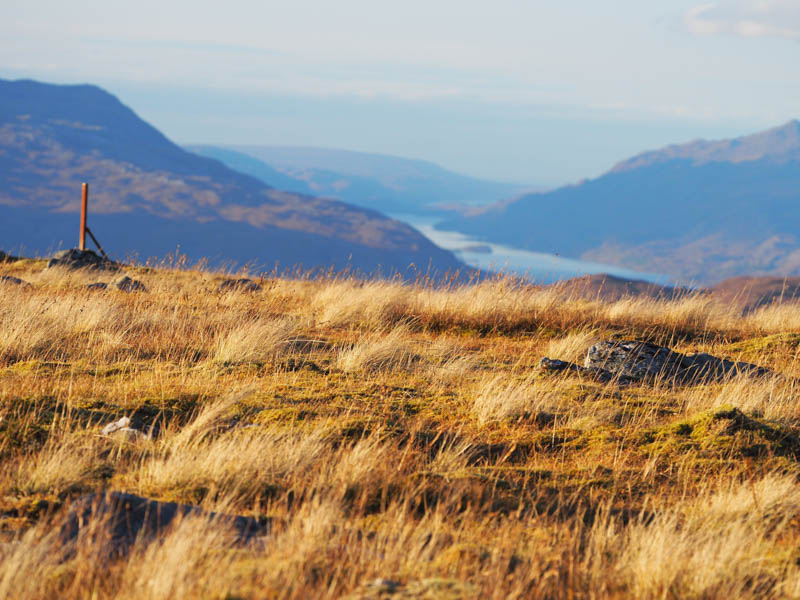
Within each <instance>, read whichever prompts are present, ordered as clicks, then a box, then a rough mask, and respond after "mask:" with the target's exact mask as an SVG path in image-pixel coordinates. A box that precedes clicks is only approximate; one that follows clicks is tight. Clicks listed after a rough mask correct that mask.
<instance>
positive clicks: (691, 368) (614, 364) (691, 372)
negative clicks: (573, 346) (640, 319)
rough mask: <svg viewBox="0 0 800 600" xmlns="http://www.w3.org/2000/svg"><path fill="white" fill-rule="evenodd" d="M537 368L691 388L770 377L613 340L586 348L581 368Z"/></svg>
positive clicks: (759, 370) (551, 363) (548, 362)
mask: <svg viewBox="0 0 800 600" xmlns="http://www.w3.org/2000/svg"><path fill="white" fill-rule="evenodd" d="M539 366H540V368H541V369H542V370H545V371H552V372H563V371H569V372H572V373H576V374H578V375H582V376H586V377H590V378H592V379H596V380H597V381H601V382H603V383H607V382H610V381H614V382H616V383H619V384H621V385H628V384H632V383H639V382H655V381H663V382H668V383H674V384H681V385H691V384H703V383H711V382H718V381H724V380H725V379H728V378H730V377H732V376H734V375H740V374H741V375H749V376H751V377H764V376H767V375H773V374H774V372H773V371H771V370H770V369H767V368H764V367H760V366H758V365H754V364H751V363H745V362H734V361H731V360H726V359H724V358H718V357H716V356H711V355H710V354H706V353H699V354H681V353H679V352H675V351H673V350H670V349H669V348H665V347H663V346H658V345H656V344H651V343H649V342H638V341H617V340H607V341H604V342H600V343H599V344H595V345H594V346H592V347H591V348H589V350H588V351H587V353H586V359H585V360H584V363H583V366H580V365H576V364H575V363H570V362H567V361H563V360H557V359H551V358H543V359H542V360H541V361H540V363H539Z"/></svg>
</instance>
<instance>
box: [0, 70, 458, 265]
mask: <svg viewBox="0 0 800 600" xmlns="http://www.w3.org/2000/svg"><path fill="white" fill-rule="evenodd" d="M81 181H89V182H90V184H91V185H90V225H91V226H92V229H93V230H94V231H95V233H96V234H97V235H98V236H99V238H100V241H101V242H102V243H104V245H105V246H106V248H107V250H109V251H110V252H113V253H114V254H115V255H116V256H124V255H126V254H137V255H139V256H141V257H148V256H154V255H155V256H158V255H164V254H166V253H167V252H171V251H175V250H176V249H177V248H178V247H179V248H180V251H181V252H183V253H186V254H187V255H188V256H189V257H190V258H193V259H199V258H201V257H208V258H211V259H213V260H215V261H217V262H227V263H229V264H230V263H238V264H243V263H250V264H252V265H256V266H259V267H272V266H273V265H275V263H276V262H277V263H278V264H279V265H281V266H284V267H291V266H293V265H295V264H297V263H302V264H303V265H304V266H305V267H309V268H310V267H330V266H334V267H336V268H344V267H347V266H351V267H353V268H356V269H362V270H366V271H373V270H375V269H377V268H379V267H380V268H382V269H383V271H384V272H389V271H392V270H398V271H400V272H402V273H407V268H408V266H409V264H411V263H414V264H415V265H418V266H421V267H422V268H426V267H427V266H428V265H430V266H431V267H432V268H433V269H434V270H439V271H444V270H447V269H457V268H460V267H462V266H463V265H462V264H461V263H460V262H459V261H458V260H457V259H456V258H455V256H454V255H453V254H452V253H450V252H447V251H444V250H442V249H441V248H439V247H437V246H435V245H434V244H433V243H432V242H430V241H429V240H428V239H427V238H425V237H424V236H422V235H421V234H420V233H418V232H417V231H416V230H414V229H412V228H411V227H409V226H407V225H405V224H403V223H400V222H398V221H394V220H391V219H388V218H386V217H384V216H383V215H381V214H379V213H377V212H375V211H371V210H365V209H363V208H358V207H355V206H352V205H349V204H345V203H343V202H337V201H331V200H322V199H319V198H314V197H311V196H309V195H301V194H297V193H289V192H284V191H279V190H278V189H275V188H273V187H270V186H268V185H266V184H265V183H264V182H262V181H261V180H259V179H257V178H255V177H251V176H249V175H245V174H242V173H239V172H237V171H234V170H232V169H230V168H229V167H227V166H225V165H223V164H222V163H221V162H219V161H216V160H212V159H209V158H204V157H200V156H197V155H196V154H193V153H190V152H187V151H186V150H184V149H182V148H180V147H178V146H176V145H175V144H173V143H172V142H170V141H169V140H168V139H167V138H166V137H164V135H162V134H161V133H160V132H159V131H157V130H156V129H155V128H153V127H152V126H150V125H149V124H147V123H145V122H144V121H142V120H141V119H140V118H139V117H138V116H136V114H135V113H134V112H133V111H132V110H131V109H129V108H128V107H126V106H124V105H123V104H122V103H121V102H120V101H119V100H117V99H116V98H115V97H114V96H112V95H111V94H109V93H107V92H105V91H103V90H102V89H100V88H97V87H95V86H90V85H78V86H59V85H50V84H44V83H38V82H34V81H4V80H0V214H2V218H0V247H2V248H4V249H7V250H16V249H18V248H20V247H24V249H25V251H26V252H28V253H32V252H33V253H36V252H38V253H45V252H47V251H48V250H51V249H53V248H55V247H56V246H58V245H59V244H62V245H64V246H72V245H74V244H75V240H76V237H77V223H78V220H77V216H76V213H77V211H78V210H79V197H80V183H81ZM278 183H280V181H279V182H278Z"/></svg>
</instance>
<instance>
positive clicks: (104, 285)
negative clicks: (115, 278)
mask: <svg viewBox="0 0 800 600" xmlns="http://www.w3.org/2000/svg"><path fill="white" fill-rule="evenodd" d="M86 289H87V290H92V291H102V290H107V289H108V284H107V283H103V282H101V281H98V282H97V283H90V284H89V285H87V286H86Z"/></svg>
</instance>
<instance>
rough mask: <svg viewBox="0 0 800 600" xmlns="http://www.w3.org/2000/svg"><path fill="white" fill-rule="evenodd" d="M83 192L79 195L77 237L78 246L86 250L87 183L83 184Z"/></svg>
mask: <svg viewBox="0 0 800 600" xmlns="http://www.w3.org/2000/svg"><path fill="white" fill-rule="evenodd" d="M82 187H83V194H82V197H81V233H80V237H79V238H78V248H80V249H81V250H86V210H87V208H88V205H89V184H88V183H84V184H83V186H82Z"/></svg>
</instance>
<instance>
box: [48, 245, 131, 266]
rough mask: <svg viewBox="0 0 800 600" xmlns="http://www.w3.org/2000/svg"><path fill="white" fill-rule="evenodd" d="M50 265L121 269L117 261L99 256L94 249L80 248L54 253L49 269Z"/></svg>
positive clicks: (49, 262)
mask: <svg viewBox="0 0 800 600" xmlns="http://www.w3.org/2000/svg"><path fill="white" fill-rule="evenodd" d="M50 267H67V268H68V269H92V270H107V271H116V270H118V269H119V265H117V263H115V262H113V261H110V260H108V259H105V258H103V257H102V256H99V255H98V254H96V253H95V252H94V251H92V250H79V249H78V248H70V249H69V250H61V251H60V252H56V253H55V254H53V256H52V258H51V259H50V260H49V261H48V263H47V268H48V269H49V268H50Z"/></svg>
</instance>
